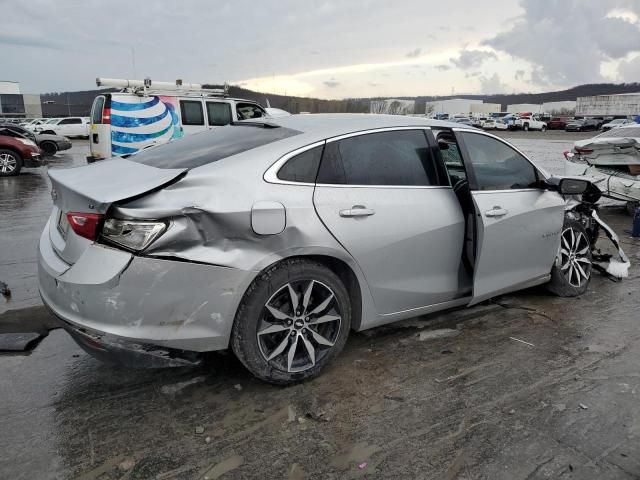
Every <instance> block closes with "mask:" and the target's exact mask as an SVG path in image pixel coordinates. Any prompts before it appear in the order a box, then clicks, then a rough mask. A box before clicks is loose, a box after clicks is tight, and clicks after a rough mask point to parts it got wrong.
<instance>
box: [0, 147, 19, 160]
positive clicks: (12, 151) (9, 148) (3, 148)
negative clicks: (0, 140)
mask: <svg viewBox="0 0 640 480" xmlns="http://www.w3.org/2000/svg"><path fill="white" fill-rule="evenodd" d="M0 150H9V151H10V152H11V153H13V154H14V155H17V156H18V158H19V159H20V160H22V155H20V152H19V151H17V150H16V149H15V148H13V147H0Z"/></svg>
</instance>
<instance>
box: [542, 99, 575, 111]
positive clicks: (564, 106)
mask: <svg viewBox="0 0 640 480" xmlns="http://www.w3.org/2000/svg"><path fill="white" fill-rule="evenodd" d="M575 109H576V102H574V101H572V100H567V101H565V102H545V103H543V104H542V111H543V112H546V113H551V114H554V113H560V112H567V111H575Z"/></svg>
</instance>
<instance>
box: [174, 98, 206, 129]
mask: <svg viewBox="0 0 640 480" xmlns="http://www.w3.org/2000/svg"><path fill="white" fill-rule="evenodd" d="M180 110H181V111H182V124H183V125H204V113H203V111H202V102H199V101H194V100H180Z"/></svg>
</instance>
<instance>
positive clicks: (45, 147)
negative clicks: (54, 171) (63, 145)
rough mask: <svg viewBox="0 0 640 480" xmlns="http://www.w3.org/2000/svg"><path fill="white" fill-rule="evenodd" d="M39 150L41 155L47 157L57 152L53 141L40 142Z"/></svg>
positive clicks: (56, 146)
mask: <svg viewBox="0 0 640 480" xmlns="http://www.w3.org/2000/svg"><path fill="white" fill-rule="evenodd" d="M40 150H42V153H43V155H46V156H48V157H53V156H54V155H55V154H56V153H58V145H57V144H56V143H55V142H50V141H46V142H42V143H41V144H40Z"/></svg>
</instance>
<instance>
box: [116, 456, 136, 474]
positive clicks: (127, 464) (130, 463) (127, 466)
mask: <svg viewBox="0 0 640 480" xmlns="http://www.w3.org/2000/svg"><path fill="white" fill-rule="evenodd" d="M135 465H136V461H135V460H134V459H133V458H127V459H126V460H123V461H122V462H120V464H119V465H118V468H119V469H120V470H121V471H123V472H128V471H129V470H131V469H132V468H133V467H134V466H135Z"/></svg>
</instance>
